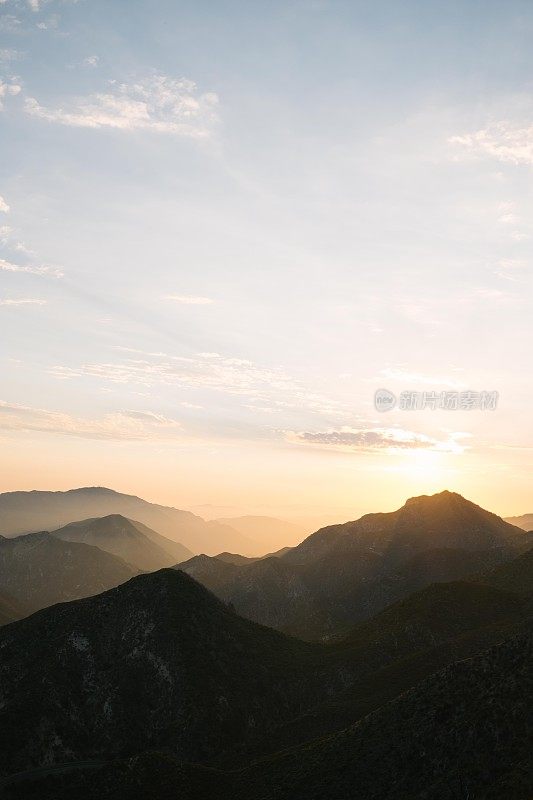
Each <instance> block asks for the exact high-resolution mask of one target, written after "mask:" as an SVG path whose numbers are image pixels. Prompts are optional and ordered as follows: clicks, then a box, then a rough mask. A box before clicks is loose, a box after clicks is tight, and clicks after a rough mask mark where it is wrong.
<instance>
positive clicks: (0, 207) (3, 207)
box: [0, 194, 9, 214]
mask: <svg viewBox="0 0 533 800" xmlns="http://www.w3.org/2000/svg"><path fill="white" fill-rule="evenodd" d="M0 211H2V212H3V213H4V214H7V212H8V211H9V206H8V204H7V203H6V201H5V200H4V198H3V197H2V195H1V194H0Z"/></svg>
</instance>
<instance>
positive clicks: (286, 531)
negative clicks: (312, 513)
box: [216, 515, 309, 552]
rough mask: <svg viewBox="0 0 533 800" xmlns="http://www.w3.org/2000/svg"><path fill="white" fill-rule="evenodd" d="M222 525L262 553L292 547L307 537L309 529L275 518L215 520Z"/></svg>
mask: <svg viewBox="0 0 533 800" xmlns="http://www.w3.org/2000/svg"><path fill="white" fill-rule="evenodd" d="M216 522H219V523H220V524H222V525H229V526H230V527H231V528H234V529H235V530H236V531H239V533H242V535H243V536H246V537H247V538H248V539H251V540H252V541H254V542H255V543H256V544H257V545H258V547H260V548H262V550H263V552H267V551H272V550H279V549H281V548H282V547H292V546H294V545H296V544H298V543H299V542H301V541H302V539H304V538H305V536H307V534H308V532H309V529H307V530H306V529H305V528H303V527H302V526H300V525H295V524H294V523H293V522H286V521H285V520H281V519H276V518H275V517H258V516H250V515H248V516H244V517H220V518H219V519H217V520H216Z"/></svg>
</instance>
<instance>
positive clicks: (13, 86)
mask: <svg viewBox="0 0 533 800" xmlns="http://www.w3.org/2000/svg"><path fill="white" fill-rule="evenodd" d="M21 91H22V86H21V85H20V84H19V83H17V81H16V80H15V79H11V78H8V79H6V80H4V79H3V78H0V110H1V109H2V108H3V107H4V100H5V98H6V97H8V96H11V97H14V96H15V95H17V94H20V92H21Z"/></svg>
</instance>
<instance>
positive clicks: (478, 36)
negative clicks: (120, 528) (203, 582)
mask: <svg viewBox="0 0 533 800" xmlns="http://www.w3.org/2000/svg"><path fill="white" fill-rule="evenodd" d="M532 37H533V8H532V7H531V3H530V2H527V1H525V2H518V1H517V0H508V2H506V3H501V2H491V1H490V0H485V2H483V3H480V2H468V3H467V2H464V0H463V1H462V2H453V0H448V1H447V2H436V1H435V0H420V1H419V2H414V1H409V0H406V2H403V3H398V2H381V3H374V2H370V1H369V0H367V1H366V2H357V0H350V2H341V1H340V0H284V2H277V0H272V2H268V3H265V2H255V0H241V1H240V2H231V0H224V2H206V1H205V0H195V2H176V1H175V0H174V2H169V1H168V0H161V1H160V2H158V3H157V4H154V3H151V2H148V1H147V0H129V1H128V3H125V2H118V0H107V2H98V1H97V0H78V2H74V1H73V0H28V1H26V0H0V152H1V158H0V330H1V338H0V366H1V374H2V380H1V383H0V491H12V490H17V489H68V488H73V487H77V486H84V485H105V486H109V487H111V488H115V489H117V490H119V491H126V492H130V493H133V494H138V495H141V496H143V497H145V498H146V499H149V500H153V501H156V502H161V503H166V504H170V505H174V506H177V507H179V508H192V509H194V510H201V511H200V513H202V514H203V515H204V516H217V515H224V516H227V515H229V514H232V515H234V514H236V513H261V514H274V515H277V516H283V517H285V518H287V519H303V518H313V519H314V520H319V519H324V520H326V519H338V520H339V521H341V520H343V519H350V518H354V517H356V516H359V515H360V514H362V513H365V512H368V511H375V510H392V509H393V508H396V507H398V506H399V505H401V504H402V503H403V502H404V501H405V499H406V498H407V497H409V496H413V495H418V494H428V493H432V492H435V491H440V490H442V489H444V488H448V489H450V490H454V491H458V492H460V493H461V494H463V495H465V496H466V497H468V498H469V499H472V500H474V501H475V502H477V503H480V504H481V505H483V506H485V507H488V508H490V509H491V510H494V511H496V512H497V513H500V514H502V515H510V514H519V513H525V512H531V511H533V497H532V496H531V478H532V467H533V425H532V424H531V422H532V416H533V415H532V411H531V398H532V397H533V381H532V377H531V372H532V371H531V345H532V342H533V319H532V315H531V296H532V294H531V289H532V269H531V266H532V256H533V238H532V237H533V216H532V211H533V182H532V180H531V178H532V175H533V172H532V170H533V49H532V48H531V41H532ZM378 389H387V390H388V391H390V392H392V393H393V394H394V395H395V397H396V399H397V401H398V402H397V404H396V406H395V407H394V408H393V409H391V410H389V411H387V412H380V411H377V409H376V407H375V404H374V394H375V392H376V390H378ZM483 391H486V392H498V397H497V407H496V408H492V409H490V408H486V409H481V408H477V407H474V408H468V407H465V405H468V404H467V403H466V401H463V398H464V397H466V396H467V395H465V393H466V392H474V393H475V392H483ZM403 392H417V393H423V392H428V393H431V392H435V393H437V395H438V396H439V397H444V395H442V394H441V393H442V392H448V393H451V394H450V396H452V395H453V396H454V397H455V398H456V400H455V402H456V403H457V404H458V406H459V407H458V408H454V407H453V405H454V402H453V401H451V403H450V404H451V406H452V407H451V408H442V409H441V408H431V407H429V406H428V404H427V395H426V407H418V408H417V409H406V408H403V407H401V405H402V403H401V402H400V397H401V396H402V393H403ZM453 393H455V394H453ZM405 396H408V395H405ZM420 396H422V397H424V396H423V395H420V394H419V397H420ZM446 396H448V395H446ZM476 397H477V398H478V399H479V397H480V396H479V395H476ZM457 398H459V399H457ZM439 402H440V401H439ZM476 404H477V401H476V402H475V403H474V405H476ZM419 405H420V403H419ZM422 405H424V402H422ZM429 405H431V404H429Z"/></svg>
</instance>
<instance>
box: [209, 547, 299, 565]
mask: <svg viewBox="0 0 533 800" xmlns="http://www.w3.org/2000/svg"><path fill="white" fill-rule="evenodd" d="M291 549H292V548H290V547H282V548H281V549H280V550H276V551H275V552H273V553H267V554H266V555H264V556H255V557H254V556H252V557H250V556H241V555H239V554H238V553H217V555H216V556H215V558H218V560H219V561H226V562H227V563H228V564H238V565H241V566H243V565H244V564H251V563H252V562H254V561H260V560H261V559H263V558H281V556H284V555H285V553H288V552H289V550H291Z"/></svg>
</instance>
